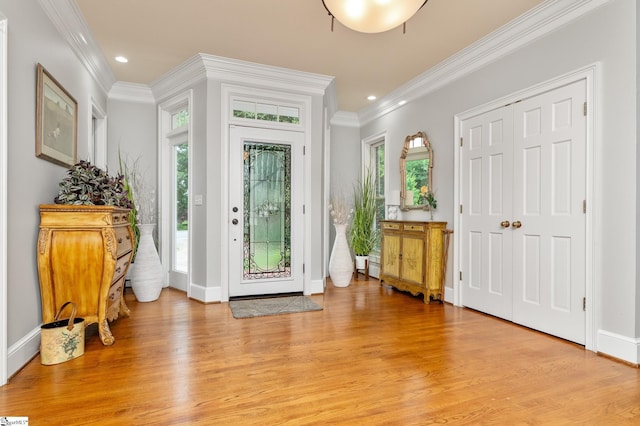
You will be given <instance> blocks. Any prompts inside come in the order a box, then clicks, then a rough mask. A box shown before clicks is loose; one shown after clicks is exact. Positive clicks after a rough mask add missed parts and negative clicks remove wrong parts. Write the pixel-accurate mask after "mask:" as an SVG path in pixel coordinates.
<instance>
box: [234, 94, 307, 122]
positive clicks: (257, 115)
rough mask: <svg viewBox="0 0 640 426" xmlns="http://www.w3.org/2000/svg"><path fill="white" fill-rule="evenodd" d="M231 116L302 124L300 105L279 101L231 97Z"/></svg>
mask: <svg viewBox="0 0 640 426" xmlns="http://www.w3.org/2000/svg"><path fill="white" fill-rule="evenodd" d="M231 116H232V117H234V118H241V119H247V120H251V121H262V122H264V121H270V122H274V123H288V124H295V125H299V124H300V107H298V106H295V105H289V104H282V103H280V102H277V101H266V100H252V99H242V98H232V99H231Z"/></svg>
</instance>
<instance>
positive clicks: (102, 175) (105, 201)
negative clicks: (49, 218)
mask: <svg viewBox="0 0 640 426" xmlns="http://www.w3.org/2000/svg"><path fill="white" fill-rule="evenodd" d="M59 186H60V189H59V191H58V195H57V196H56V197H55V199H54V202H55V203H56V204H72V205H87V206H115V207H124V208H127V209H131V208H132V207H133V205H132V204H131V201H130V200H129V198H128V197H127V191H126V189H125V183H124V177H123V176H122V175H120V174H119V175H117V176H109V174H108V173H107V172H106V171H105V170H103V169H101V168H99V167H97V166H94V165H93V164H91V163H90V162H89V161H83V160H81V161H80V162H78V163H76V164H74V165H73V166H71V167H70V168H69V170H68V172H67V176H66V177H65V178H64V179H63V180H62V181H61V182H60V184H59Z"/></svg>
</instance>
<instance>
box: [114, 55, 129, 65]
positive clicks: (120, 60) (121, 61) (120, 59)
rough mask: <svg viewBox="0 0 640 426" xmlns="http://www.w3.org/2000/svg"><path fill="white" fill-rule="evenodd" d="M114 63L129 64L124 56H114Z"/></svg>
mask: <svg viewBox="0 0 640 426" xmlns="http://www.w3.org/2000/svg"><path fill="white" fill-rule="evenodd" d="M116 61H118V62H120V63H123V64H126V63H127V62H129V60H128V59H127V58H125V57H124V56H116Z"/></svg>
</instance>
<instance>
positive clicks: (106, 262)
mask: <svg viewBox="0 0 640 426" xmlns="http://www.w3.org/2000/svg"><path fill="white" fill-rule="evenodd" d="M37 252H38V253H37V258H38V274H39V278H40V295H41V298H42V321H43V322H44V323H47V322H51V321H53V319H54V317H55V315H56V313H57V310H58V309H59V308H60V306H62V304H63V303H65V302H67V301H71V302H74V303H75V304H76V306H77V316H78V317H82V318H84V319H85V323H86V324H87V325H89V324H93V323H98V332H99V334H100V339H101V340H102V343H103V344H105V345H112V344H113V343H114V341H115V339H114V338H113V335H112V334H111V330H110V329H109V324H108V321H113V320H115V319H117V318H118V316H120V315H122V316H128V315H129V308H128V307H127V305H126V304H125V302H124V298H123V297H122V292H123V290H124V280H125V275H126V273H127V269H128V268H129V263H130V262H131V257H132V256H133V232H132V230H131V226H130V224H129V210H128V209H123V208H119V207H113V206H72V205H62V204H42V205H40V233H39V236H38V247H37Z"/></svg>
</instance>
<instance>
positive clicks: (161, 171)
mask: <svg viewBox="0 0 640 426" xmlns="http://www.w3.org/2000/svg"><path fill="white" fill-rule="evenodd" d="M185 105H186V106H187V109H188V111H189V123H188V125H187V144H188V145H189V160H188V163H189V174H188V180H189V182H188V187H189V190H191V188H193V186H192V182H191V180H192V170H193V169H192V167H191V165H192V151H193V150H192V149H191V147H192V143H191V141H192V138H193V136H192V135H193V111H192V106H193V90H188V91H186V92H185V93H183V94H180V95H177V96H174V97H172V98H171V99H169V100H167V101H165V102H163V103H161V104H160V105H159V106H158V153H159V155H158V190H157V191H156V194H157V195H158V213H159V214H158V246H159V247H160V259H161V260H162V277H163V282H165V283H170V281H169V278H170V277H169V271H170V270H171V268H172V262H169V261H167V260H168V259H173V256H174V253H171V250H173V247H174V244H173V235H174V233H173V231H172V229H171V224H172V221H173V214H170V213H169V212H171V211H172V209H173V208H174V206H172V203H173V195H171V196H169V195H167V194H173V189H172V187H173V173H174V170H173V161H172V159H173V145H172V144H171V136H172V129H171V114H172V113H173V112H175V111H176V109H178V108H180V107H183V106H185ZM179 132H182V130H180V131H179ZM175 133H176V132H175V131H173V134H175ZM190 194H191V193H190ZM191 207H192V200H191V199H189V213H188V215H189V219H188V221H189V224H190V225H191V224H193V221H192V210H193V209H192V208H191ZM187 241H188V243H187V244H188V245H189V263H188V265H187V288H186V291H187V297H191V287H192V286H191V265H192V262H193V261H192V259H193V256H192V253H193V251H192V249H193V247H192V244H193V243H192V238H191V226H189V230H188V236H187Z"/></svg>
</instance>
